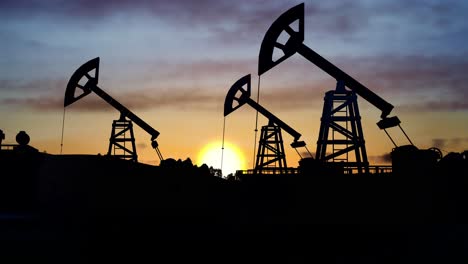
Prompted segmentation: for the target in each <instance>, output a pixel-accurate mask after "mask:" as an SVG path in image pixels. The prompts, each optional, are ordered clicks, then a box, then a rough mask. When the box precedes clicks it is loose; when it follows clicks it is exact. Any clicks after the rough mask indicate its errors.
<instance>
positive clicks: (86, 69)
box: [64, 57, 163, 161]
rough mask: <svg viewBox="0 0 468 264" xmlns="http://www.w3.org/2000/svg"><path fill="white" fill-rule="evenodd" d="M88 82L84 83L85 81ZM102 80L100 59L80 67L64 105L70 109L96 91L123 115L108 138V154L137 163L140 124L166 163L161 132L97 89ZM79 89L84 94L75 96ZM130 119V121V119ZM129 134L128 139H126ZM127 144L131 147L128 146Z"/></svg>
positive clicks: (71, 80)
mask: <svg viewBox="0 0 468 264" xmlns="http://www.w3.org/2000/svg"><path fill="white" fill-rule="evenodd" d="M93 72H94V76H93ZM83 79H84V80H86V83H85V84H82V82H81V81H82V80H83ZM98 81H99V57H97V58H94V59H92V60H90V61H88V62H86V63H85V64H83V65H81V67H79V68H78V69H77V70H76V71H75V72H74V73H73V75H72V76H71V78H70V80H69V81H68V84H67V90H66V91H65V101H64V106H65V107H66V106H68V105H70V104H72V103H74V102H76V101H78V100H80V99H81V98H83V97H85V96H86V95H88V94H90V93H91V92H94V93H95V94H97V95H98V96H99V97H101V98H102V99H103V100H104V101H106V102H107V103H109V104H110V105H111V106H113V107H114V108H115V109H117V110H118V111H119V112H120V118H119V119H117V120H114V121H113V123H112V131H111V136H110V139H109V150H108V152H107V155H113V156H116V157H118V158H122V159H128V160H132V161H137V160H138V156H137V152H136V147H135V137H134V134H133V124H132V122H134V123H135V124H137V125H138V126H139V127H141V128H142V129H143V130H145V131H146V132H147V133H148V134H150V136H151V146H152V147H153V149H154V150H155V151H156V153H157V155H158V158H159V160H161V161H162V160H163V156H162V154H161V152H160V151H159V148H158V143H157V142H156V138H157V137H158V136H159V132H158V131H156V130H155V129H154V128H152V127H151V126H150V125H148V124H147V123H146V122H145V121H143V120H142V119H140V118H139V117H138V116H136V115H135V114H134V113H133V112H131V111H130V110H128V109H127V108H126V107H125V106H123V105H122V104H120V103H119V102H117V101H116V100H115V99H114V98H112V97H111V96H110V95H108V94H107V93H106V92H104V91H103V90H102V89H101V88H99V87H98V86H97V84H98ZM77 88H78V89H79V90H81V92H82V93H81V94H80V93H78V95H76V93H77V91H79V90H77ZM127 118H128V119H127ZM127 134H129V136H127ZM127 143H129V144H130V147H127Z"/></svg>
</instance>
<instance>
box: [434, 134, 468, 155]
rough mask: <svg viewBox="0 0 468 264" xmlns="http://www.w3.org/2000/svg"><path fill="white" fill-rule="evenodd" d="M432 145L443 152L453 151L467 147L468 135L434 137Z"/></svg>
mask: <svg viewBox="0 0 468 264" xmlns="http://www.w3.org/2000/svg"><path fill="white" fill-rule="evenodd" d="M432 146H433V147H435V148H438V149H440V150H442V151H443V152H451V151H453V150H455V149H460V148H467V147H468V137H456V138H434V139H432Z"/></svg>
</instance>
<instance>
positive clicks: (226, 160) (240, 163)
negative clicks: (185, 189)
mask: <svg viewBox="0 0 468 264" xmlns="http://www.w3.org/2000/svg"><path fill="white" fill-rule="evenodd" d="M221 146H222V144H221V143H220V142H218V143H211V144H208V145H206V146H205V147H204V148H203V149H202V151H200V154H199V157H198V165H202V164H203V163H205V164H206V165H208V167H210V166H212V167H213V168H215V169H222V171H223V176H227V175H228V174H230V173H232V174H234V173H236V170H244V169H245V158H244V155H243V154H242V152H241V151H240V149H239V148H237V147H236V146H234V145H232V144H230V143H227V142H224V152H223V151H222V149H221ZM221 154H223V162H222V164H221ZM221 166H222V167H221Z"/></svg>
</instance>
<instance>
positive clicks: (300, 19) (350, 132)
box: [258, 3, 412, 173]
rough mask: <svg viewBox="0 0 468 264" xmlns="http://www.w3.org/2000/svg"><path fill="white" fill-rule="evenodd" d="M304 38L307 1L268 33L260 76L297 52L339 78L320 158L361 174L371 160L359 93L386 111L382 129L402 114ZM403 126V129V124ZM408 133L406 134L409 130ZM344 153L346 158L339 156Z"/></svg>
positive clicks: (327, 107) (329, 97)
mask: <svg viewBox="0 0 468 264" xmlns="http://www.w3.org/2000/svg"><path fill="white" fill-rule="evenodd" d="M295 26H297V27H295ZM281 34H287V35H289V38H288V39H287V41H285V42H284V43H283V42H282V41H280V39H279V37H280V35H281ZM303 41H304V3H302V4H299V5H297V6H295V7H293V8H291V9H289V10H288V11H286V12H285V13H283V14H282V15H281V16H280V17H279V18H278V19H277V20H276V21H275V22H273V24H272V25H271V26H270V28H269V29H268V31H267V32H266V34H265V37H264V39H263V41H262V44H261V47H260V53H259V62H258V75H259V76H261V75H262V74H264V73H265V72H267V71H268V70H270V69H271V68H273V67H275V66H276V65H278V64H280V63H281V62H283V61H284V60H286V59H287V58H289V57H291V56H292V55H294V54H295V53H296V52H297V53H299V54H300V55H302V56H303V57H304V58H306V59H307V60H308V61H310V62H311V63H313V64H315V65H317V66H318V67H319V68H320V69H322V70H323V71H325V72H326V73H328V74H329V75H330V76H332V77H333V78H335V79H336V81H337V86H336V89H335V90H332V91H329V92H327V93H326V96H325V103H324V107H323V113H322V118H321V124H320V131H319V135H318V140H317V151H316V159H317V160H319V161H323V162H329V161H337V160H340V161H345V163H346V164H347V165H351V166H356V167H357V169H358V172H359V173H362V172H368V170H369V163H368V160H367V153H366V148H365V141H364V135H363V131H362V126H361V122H360V119H361V118H360V115H359V109H358V105H357V95H359V96H360V97H362V98H364V99H365V100H366V101H368V102H369V103H371V104H372V105H374V106H375V107H377V108H378V109H380V110H381V111H382V114H381V115H380V117H381V119H382V120H380V121H379V123H378V126H379V128H380V129H387V128H390V127H395V126H397V125H398V126H399V124H400V120H399V119H398V117H396V116H394V117H388V115H389V114H390V112H391V111H392V109H393V105H391V104H390V103H388V102H387V101H385V100H384V99H382V98H381V97H380V96H378V95H377V94H375V93H373V92H372V91H371V90H369V89H368V88H367V87H366V86H364V85H363V84H361V83H360V82H358V81H357V80H355V79H354V78H352V77H351V76H349V75H348V74H346V73H345V72H344V71H342V70H341V69H339V68H338V67H336V66H335V65H333V64H332V63H331V62H329V61H328V60H326V59H325V58H323V57H322V56H320V55H319V54H318V53H316V52H315V51H313V50H312V49H311V48H309V47H308V46H306V45H305V44H304V43H303ZM274 54H280V55H281V57H279V58H277V59H274V57H273V56H274ZM346 87H347V88H348V89H349V90H348V89H346ZM399 127H400V129H401V130H402V131H403V129H402V128H401V126H399ZM330 130H331V131H330ZM330 132H331V133H330ZM335 133H337V134H339V135H340V136H341V138H340V139H336V138H335V136H334V135H335ZM403 133H404V131H403ZM330 134H331V135H330ZM404 134H405V136H406V133H404ZM387 135H388V133H387ZM330 136H331V139H330ZM408 140H409V138H408ZM392 142H393V140H392ZM410 142H411V141H410ZM411 144H412V143H411ZM328 145H332V153H330V154H328V153H327V147H328ZM351 151H354V152H355V157H356V162H355V163H350V162H348V152H351ZM343 156H345V158H341V159H339V157H343Z"/></svg>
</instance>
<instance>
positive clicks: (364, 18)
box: [0, 0, 465, 43]
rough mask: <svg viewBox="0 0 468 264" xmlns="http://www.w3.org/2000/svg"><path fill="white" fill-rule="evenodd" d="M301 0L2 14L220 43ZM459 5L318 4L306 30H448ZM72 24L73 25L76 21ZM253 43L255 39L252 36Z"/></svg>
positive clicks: (79, 6)
mask: <svg viewBox="0 0 468 264" xmlns="http://www.w3.org/2000/svg"><path fill="white" fill-rule="evenodd" d="M300 2H301V1H295V0H293V1H276V2H273V1H270V2H267V3H266V2H265V1H230V0H199V1H186V0H170V1H168V0H140V1H130V0H115V1H111V2H109V1H94V0H72V1H26V0H17V1H11V0H6V1H1V2H0V14H2V15H3V16H4V17H9V16H24V17H32V16H42V17H56V18H58V19H61V20H63V21H70V20H80V21H83V22H85V23H89V24H92V23H93V22H95V21H97V20H102V19H106V18H108V17H112V16H114V15H119V14H122V13H125V14H130V15H132V14H133V15H134V16H135V17H137V16H141V15H142V14H143V15H144V14H147V15H148V16H150V17H153V18H155V19H158V20H162V21H165V22H167V24H168V25H171V26H182V27H191V28H193V27H200V28H205V29H208V30H210V31H212V32H214V33H216V35H217V36H218V37H219V40H222V41H224V42H225V43H230V42H232V41H233V40H242V41H248V40H250V39H252V38H253V37H252V34H251V33H257V34H258V32H265V31H266V29H267V28H268V27H269V26H270V25H271V23H272V22H273V21H274V20H275V19H276V18H277V17H278V16H279V15H280V14H282V13H283V12H285V11H286V10H288V9H289V8H291V7H293V6H295V5H296V4H298V3H300ZM464 9H465V8H464V7H463V4H462V3H459V2H457V1H451V2H446V1H444V2H442V1H441V2H430V3H419V2H412V1H410V2H409V1H378V2H364V1H320V2H313V3H311V2H309V3H306V5H305V12H306V14H305V16H306V24H307V27H306V29H307V31H309V32H316V33H330V34H336V35H337V36H340V34H346V35H347V36H353V33H356V32H359V31H365V30H366V29H367V28H369V27H370V26H371V25H372V23H374V22H375V20H376V18H379V17H381V16H383V15H387V16H389V15H390V16H391V17H395V18H398V17H399V16H402V17H404V18H405V19H409V20H410V21H414V24H418V23H419V24H425V25H427V26H428V27H432V28H435V29H446V28H447V27H448V26H449V25H450V24H454V23H457V22H459V21H458V20H457V19H455V18H457V17H461V18H463V19H464V16H463V15H462V16H460V12H461V11H460V10H464ZM75 22H76V21H75ZM253 39H255V38H253Z"/></svg>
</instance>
